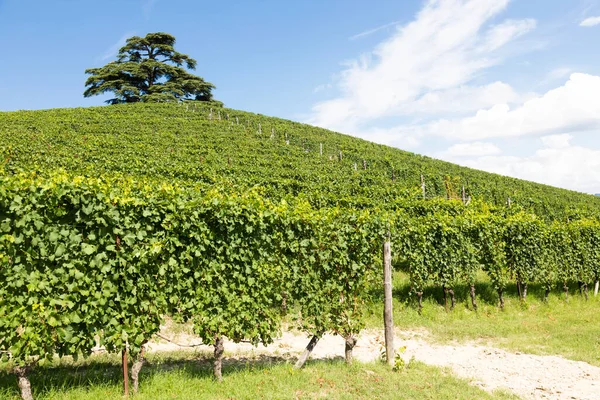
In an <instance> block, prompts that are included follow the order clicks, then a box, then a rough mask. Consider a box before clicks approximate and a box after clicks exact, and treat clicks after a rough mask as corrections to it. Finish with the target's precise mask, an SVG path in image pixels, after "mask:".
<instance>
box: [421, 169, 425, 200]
mask: <svg viewBox="0 0 600 400" xmlns="http://www.w3.org/2000/svg"><path fill="white" fill-rule="evenodd" d="M421 190H422V191H423V199H425V178H424V177H423V174H421Z"/></svg>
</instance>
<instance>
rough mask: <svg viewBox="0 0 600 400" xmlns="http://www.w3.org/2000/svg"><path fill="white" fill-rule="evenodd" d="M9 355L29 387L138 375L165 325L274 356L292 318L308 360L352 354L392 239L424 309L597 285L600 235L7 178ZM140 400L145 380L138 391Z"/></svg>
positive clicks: (0, 243)
mask: <svg viewBox="0 0 600 400" xmlns="http://www.w3.org/2000/svg"><path fill="white" fill-rule="evenodd" d="M0 179H1V181H0V352H2V357H3V358H4V359H7V358H10V360H11V362H12V363H13V364H14V366H15V372H16V373H17V375H19V377H20V379H21V380H22V381H23V385H25V386H26V375H27V372H28V370H29V369H30V368H31V367H32V366H33V365H35V364H36V363H38V362H43V361H47V360H50V359H51V358H52V357H53V356H54V355H56V354H58V355H59V356H64V355H72V356H78V355H88V354H90V353H91V351H92V349H93V348H94V347H95V346H96V345H97V343H96V339H95V338H96V337H99V338H100V344H102V345H103V346H104V347H105V348H106V349H107V351H109V352H123V351H126V352H128V353H129V354H130V355H131V356H133V357H134V358H135V359H136V360H137V361H136V368H134V369H133V370H134V371H135V374H136V375H137V373H139V369H140V368H141V365H142V363H143V348H144V345H145V344H146V343H147V342H148V341H149V340H150V339H151V338H152V336H153V335H154V334H156V333H157V332H158V331H159V328H160V325H161V322H162V321H163V318H164V316H165V315H171V316H173V317H174V318H176V319H180V320H184V321H192V323H193V326H194V331H195V333H196V334H197V335H198V336H199V337H200V338H201V339H202V341H203V342H204V343H206V344H212V345H214V347H215V375H216V376H217V377H218V378H220V376H221V369H220V368H221V367H220V366H221V357H222V354H223V347H222V344H223V337H228V338H230V339H232V340H234V341H241V340H248V341H250V342H252V343H254V344H259V343H263V344H265V345H266V344H268V343H270V342H272V341H273V338H274V337H275V336H276V335H277V334H278V333H279V331H280V327H281V320H282V317H283V316H284V315H286V314H288V315H289V314H291V315H292V317H293V319H294V320H295V321H296V323H297V326H298V327H299V328H300V329H301V330H303V331H304V332H306V333H307V334H309V335H312V336H313V339H312V340H311V342H312V343H313V344H314V343H315V342H316V340H318V338H319V337H320V336H322V335H323V334H324V333H326V332H334V333H336V334H339V335H340V336H342V337H343V338H344V339H345V342H346V346H347V348H350V350H351V348H352V346H353V344H354V343H355V339H354V338H355V335H356V334H357V333H358V332H359V331H360V329H361V328H362V327H363V313H364V312H366V310H367V309H368V307H365V303H366V302H367V301H368V300H369V296H370V294H371V293H373V290H372V289H373V288H374V286H375V285H377V284H378V282H380V274H379V273H378V271H379V265H380V256H381V255H380V246H381V243H382V238H383V237H384V234H385V233H386V232H387V230H388V229H391V231H392V238H393V245H394V248H395V254H397V261H398V263H399V264H400V265H401V266H403V267H405V268H407V270H408V271H409V273H410V275H411V280H412V285H413V290H414V291H415V293H417V295H418V296H419V299H421V296H422V293H423V288H424V287H425V285H427V284H430V283H434V284H437V285H440V286H442V287H443V288H444V293H445V295H446V296H450V300H451V301H452V303H454V293H453V289H454V287H455V285H456V284H457V283H458V282H466V283H467V284H468V285H469V286H470V288H471V297H472V302H473V306H474V307H476V303H475V298H476V297H475V295H476V294H475V291H474V283H475V276H476V274H477V272H478V271H479V270H480V269H483V270H485V271H486V272H487V273H488V274H489V276H490V278H491V280H492V282H493V284H494V287H495V288H496V289H497V290H498V294H499V298H500V303H501V305H502V301H503V300H502V294H503V290H504V288H505V287H506V285H507V284H508V282H509V281H510V280H511V279H515V280H516V282H517V283H518V285H519V288H520V292H521V297H522V299H525V298H526V293H527V285H528V284H529V283H531V282H540V283H542V284H543V285H545V287H546V288H547V290H550V289H551V288H552V287H553V285H555V284H556V283H557V282H560V283H562V284H563V285H564V286H565V287H567V285H566V283H567V282H568V281H576V282H580V283H581V285H582V288H585V287H586V285H587V283H589V282H592V281H596V282H597V281H598V276H599V275H600V247H599V246H598V245H599V244H600V225H599V224H598V223H597V222H595V221H590V220H578V221H573V222H571V223H568V224H558V223H546V222H543V221H542V220H541V219H540V218H538V217H536V216H534V215H531V214H526V213H523V212H521V211H518V210H516V211H512V210H494V209H488V208H487V207H486V206H485V204H482V203H477V202H475V203H473V204H472V205H471V206H469V207H465V206H464V205H462V203H460V202H451V201H439V202H436V201H423V202H413V203H411V204H410V205H409V204H405V207H403V208H399V209H398V210H397V211H395V212H389V211H387V212H377V211H369V210H352V209H338V208H329V209H320V210H316V209H314V208H313V207H312V206H311V205H310V204H309V203H308V202H306V201H303V200H301V199H293V198H290V199H288V201H287V202H286V201H279V202H273V201H269V200H266V199H265V198H264V196H263V195H262V193H261V192H260V190H258V189H256V190H250V191H242V192H239V191H237V190H236V189H234V188H232V187H213V186H211V187H203V186H200V185H199V186H195V187H190V186H188V187H185V188H184V187H180V186H177V185H172V184H164V183H163V184H157V183H153V182H150V181H145V180H141V181H135V180H132V179H131V178H122V177H121V178H119V177H116V178H113V179H107V178H105V179H99V178H82V177H76V176H69V175H67V174H64V173H55V174H52V175H50V176H44V177H37V176H35V175H11V176H4V177H2V178H0ZM133 378H134V387H136V386H137V376H134V377H133Z"/></svg>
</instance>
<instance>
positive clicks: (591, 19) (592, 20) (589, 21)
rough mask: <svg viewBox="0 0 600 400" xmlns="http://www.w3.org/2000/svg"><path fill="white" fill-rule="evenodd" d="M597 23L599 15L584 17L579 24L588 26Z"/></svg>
mask: <svg viewBox="0 0 600 400" xmlns="http://www.w3.org/2000/svg"><path fill="white" fill-rule="evenodd" d="M598 24H600V17H589V18H586V19H584V20H583V21H581V23H580V24H579V26H585V27H590V26H596V25H598Z"/></svg>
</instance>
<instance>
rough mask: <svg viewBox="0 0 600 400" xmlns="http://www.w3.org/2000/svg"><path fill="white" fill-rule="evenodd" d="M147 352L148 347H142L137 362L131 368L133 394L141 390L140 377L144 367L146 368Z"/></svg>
mask: <svg viewBox="0 0 600 400" xmlns="http://www.w3.org/2000/svg"><path fill="white" fill-rule="evenodd" d="M145 351H146V345H145V344H144V345H142V348H141V350H140V354H138V357H137V360H135V362H134V363H133V365H132V366H131V382H132V383H133V393H137V392H138V388H139V382H140V381H139V376H140V371H141V369H142V367H143V366H144V362H145V361H146V359H145V358H144V353H145Z"/></svg>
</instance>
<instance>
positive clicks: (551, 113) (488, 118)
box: [420, 73, 600, 140]
mask: <svg viewBox="0 0 600 400" xmlns="http://www.w3.org/2000/svg"><path fill="white" fill-rule="evenodd" d="M598 128H600V77H599V76H593V75H587V74H581V73H576V74H572V75H571V77H570V79H569V81H568V82H567V83H566V84H565V85H563V86H561V87H559V88H556V89H553V90H550V91H548V92H547V93H546V94H544V95H543V96H539V97H536V98H533V99H531V100H528V101H526V102H525V103H524V104H523V105H522V106H520V107H517V108H515V109H512V110H511V109H510V107H509V106H508V105H507V104H497V105H495V106H493V107H491V108H489V109H486V110H480V111H478V112H477V113H476V114H475V116H473V117H469V118H463V119H458V120H447V119H443V120H438V121H435V122H431V123H428V124H426V125H425V126H422V127H421V132H420V134H421V135H434V136H442V137H445V138H448V139H455V140H481V139H486V138H493V137H510V136H523V135H546V134H554V133H565V132H577V131H589V130H593V129H598Z"/></svg>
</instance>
